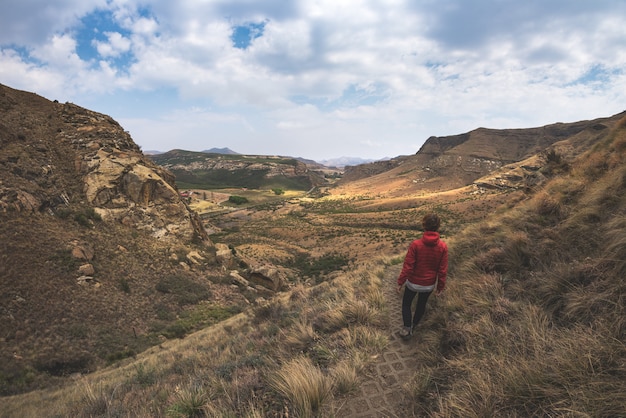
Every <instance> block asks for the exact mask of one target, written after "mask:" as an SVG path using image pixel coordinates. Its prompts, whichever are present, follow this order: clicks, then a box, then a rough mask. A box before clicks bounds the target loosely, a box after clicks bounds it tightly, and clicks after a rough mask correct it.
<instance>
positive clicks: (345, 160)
mask: <svg viewBox="0 0 626 418" xmlns="http://www.w3.org/2000/svg"><path fill="white" fill-rule="evenodd" d="M374 161H376V160H373V159H363V158H359V157H339V158H332V159H329V160H321V161H318V163H320V164H323V165H325V166H326V167H338V168H339V167H346V166H349V165H350V166H353V165H360V164H367V163H371V162H374Z"/></svg>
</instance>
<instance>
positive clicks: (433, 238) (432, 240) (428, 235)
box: [422, 231, 439, 247]
mask: <svg viewBox="0 0 626 418" xmlns="http://www.w3.org/2000/svg"><path fill="white" fill-rule="evenodd" d="M422 241H423V242H424V244H425V245H428V246H429V247H434V246H435V245H437V242H438V241H439V232H434V231H425V232H424V234H423V235H422Z"/></svg>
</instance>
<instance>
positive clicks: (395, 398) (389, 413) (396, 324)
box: [336, 264, 420, 418]
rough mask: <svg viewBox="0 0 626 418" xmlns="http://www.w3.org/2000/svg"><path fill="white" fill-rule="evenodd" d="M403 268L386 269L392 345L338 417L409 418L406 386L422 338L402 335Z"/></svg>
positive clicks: (389, 327) (339, 412) (344, 405)
mask: <svg viewBox="0 0 626 418" xmlns="http://www.w3.org/2000/svg"><path fill="white" fill-rule="evenodd" d="M401 268H402V265H401V264H400V265H396V266H391V267H388V268H386V269H385V273H384V278H383V282H384V284H383V293H384V295H385V298H386V300H387V306H388V307H389V315H388V319H387V320H388V324H387V326H386V329H387V333H388V337H389V345H388V346H387V347H386V348H385V350H384V351H383V353H382V354H381V355H380V357H379V358H378V359H377V360H376V362H375V364H374V365H373V367H371V368H370V369H368V374H367V375H366V377H365V379H364V380H363V381H362V383H361V385H360V387H359V389H358V391H357V393H356V394H352V395H351V396H349V397H347V398H345V399H343V402H344V403H343V404H342V405H340V408H339V410H338V411H337V414H336V416H338V417H347V418H383V417H389V418H392V417H394V418H395V417H406V416H407V407H408V406H409V405H408V403H409V402H410V399H407V398H406V393H405V390H404V389H403V386H404V385H405V384H406V383H407V382H408V381H409V379H410V378H411V377H412V376H413V374H414V373H415V371H416V370H417V365H416V363H415V355H416V353H417V350H418V349H419V345H420V341H419V335H416V336H413V338H411V339H409V340H404V339H402V338H400V337H399V336H398V331H399V330H400V328H401V326H402V312H401V307H402V299H401V296H400V295H398V293H397V292H396V285H395V282H396V279H397V278H398V275H399V274H400V270H401Z"/></svg>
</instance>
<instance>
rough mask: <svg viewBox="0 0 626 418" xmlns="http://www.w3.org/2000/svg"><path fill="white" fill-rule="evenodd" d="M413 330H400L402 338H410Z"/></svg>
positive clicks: (407, 328) (405, 328)
mask: <svg viewBox="0 0 626 418" xmlns="http://www.w3.org/2000/svg"><path fill="white" fill-rule="evenodd" d="M412 331H413V330H412V329H411V327H402V329H401V330H400V333H399V334H400V337H402V338H409V337H410V336H411V334H412Z"/></svg>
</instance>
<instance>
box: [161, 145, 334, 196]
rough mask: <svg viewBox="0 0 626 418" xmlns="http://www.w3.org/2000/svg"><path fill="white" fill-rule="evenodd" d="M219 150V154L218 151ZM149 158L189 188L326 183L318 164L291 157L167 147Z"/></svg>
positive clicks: (304, 187) (288, 186) (302, 187)
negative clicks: (169, 148) (166, 150)
mask: <svg viewBox="0 0 626 418" xmlns="http://www.w3.org/2000/svg"><path fill="white" fill-rule="evenodd" d="M218 154H219V155H218ZM150 158H151V159H152V160H153V161H154V162H155V163H156V164H158V165H160V166H162V167H164V168H166V169H167V170H169V171H171V172H172V173H173V174H174V175H175V176H176V183H177V184H178V185H179V186H181V187H184V188H189V189H194V188H196V189H206V188H229V187H245V188H251V189H261V188H266V189H271V188H283V189H293V190H309V189H311V188H312V187H315V186H320V185H323V184H325V183H326V180H325V179H324V174H323V173H322V172H321V171H320V170H321V167H319V166H317V163H315V164H316V166H313V167H311V166H309V165H307V164H306V163H303V162H301V161H299V160H298V159H296V158H292V157H280V156H268V155H241V154H237V153H233V154H223V153H215V152H207V151H203V152H194V151H185V150H180V149H176V150H171V151H168V152H165V153H163V154H159V155H152V156H150Z"/></svg>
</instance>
